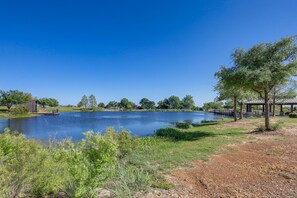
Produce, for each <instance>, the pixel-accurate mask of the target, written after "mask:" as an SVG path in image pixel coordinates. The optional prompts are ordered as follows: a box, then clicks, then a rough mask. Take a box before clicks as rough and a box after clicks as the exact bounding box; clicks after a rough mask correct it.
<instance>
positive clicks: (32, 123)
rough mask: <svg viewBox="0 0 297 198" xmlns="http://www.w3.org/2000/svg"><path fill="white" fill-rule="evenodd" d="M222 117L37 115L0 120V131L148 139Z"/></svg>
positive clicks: (57, 136)
mask: <svg viewBox="0 0 297 198" xmlns="http://www.w3.org/2000/svg"><path fill="white" fill-rule="evenodd" d="M221 118H222V116H219V115H215V114H213V113H206V112H69V113H61V114H60V115H58V116H40V117H31V118H21V119H0V130H1V131H3V129H4V128H6V127H9V128H10V129H12V130H16V131H19V132H22V133H24V134H25V135H26V137H28V138H37V139H48V138H55V139H63V138H72V139H73V140H80V139H82V138H83V134H82V133H83V132H86V131H89V130H93V131H94V132H98V131H100V132H102V133H104V131H105V129H106V128H107V127H112V126H113V127H115V128H116V129H119V128H120V127H123V128H125V129H126V130H128V131H131V133H132V134H133V135H137V136H149V135H153V134H154V132H155V131H156V130H157V129H159V128H163V127H167V126H174V123H175V122H182V121H187V120H191V121H192V122H193V123H198V122H201V121H202V120H217V119H221Z"/></svg>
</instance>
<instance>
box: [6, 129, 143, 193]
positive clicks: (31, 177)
mask: <svg viewBox="0 0 297 198" xmlns="http://www.w3.org/2000/svg"><path fill="white" fill-rule="evenodd" d="M84 135H85V138H84V139H83V140H81V141H79V142H78V143H73V142H72V141H71V140H64V141H62V142H59V143H58V144H57V145H56V146H55V147H53V146H51V145H50V146H47V147H44V146H43V145H42V144H40V143H38V142H36V141H34V140H32V139H31V140H28V139H26V138H25V136H24V135H22V134H18V133H16V132H12V131H10V130H7V129H6V130H5V132H4V133H2V134H0V186H1V188H0V194H1V195H3V196H4V197H44V196H48V195H51V196H53V197H55V196H57V195H58V193H59V192H64V193H66V195H67V197H97V196H98V192H97V189H98V188H99V187H103V186H105V185H106V183H107V182H108V181H109V180H111V179H114V178H115V177H120V176H121V175H124V177H127V178H129V184H128V183H120V184H118V187H117V188H120V187H121V185H124V184H125V185H126V186H125V189H126V190H127V191H129V188H132V189H134V188H136V187H137V186H138V187H141V186H139V185H140V184H139V185H138V184H135V183H133V182H136V183H137V182H142V183H141V185H145V186H146V185H147V184H148V182H147V180H148V176H147V175H146V174H145V173H144V172H142V171H141V170H139V168H138V167H132V166H129V167H128V166H124V167H125V169H126V170H121V171H122V174H120V175H119V173H117V171H118V170H119V167H118V164H119V163H120V159H122V158H123V157H124V156H125V155H127V154H128V153H130V152H132V151H133V150H134V149H136V146H137V145H138V141H137V138H132V137H131V136H130V133H129V132H127V131H125V130H121V131H120V132H116V131H115V130H114V129H113V128H110V129H108V130H107V133H106V134H105V135H104V136H103V135H101V134H100V133H93V132H91V131H89V132H86V133H84ZM119 181H121V178H119ZM121 182H124V180H123V181H121ZM141 188H142V187H141ZM118 190H119V189H118ZM119 191H120V190H119Z"/></svg>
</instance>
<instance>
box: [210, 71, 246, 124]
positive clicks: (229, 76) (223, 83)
mask: <svg viewBox="0 0 297 198" xmlns="http://www.w3.org/2000/svg"><path fill="white" fill-rule="evenodd" d="M215 77H216V78H217V80H218V83H217V85H216V86H215V90H216V91H217V92H218V93H219V98H218V99H219V100H226V99H232V100H233V116H234V121H237V103H238V101H239V100H240V101H241V103H240V118H242V117H243V116H242V115H243V108H242V106H243V102H242V101H243V99H244V97H245V94H246V93H247V91H246V90H245V89H244V87H243V86H242V84H241V82H240V81H241V79H240V78H239V74H238V73H236V70H234V69H233V68H226V67H224V66H222V67H221V70H220V71H219V72H217V73H215Z"/></svg>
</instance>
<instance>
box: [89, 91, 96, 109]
mask: <svg viewBox="0 0 297 198" xmlns="http://www.w3.org/2000/svg"><path fill="white" fill-rule="evenodd" d="M89 105H90V107H91V108H92V109H95V108H96V107H97V100H96V97H95V96H94V95H93V94H92V95H90V96H89Z"/></svg>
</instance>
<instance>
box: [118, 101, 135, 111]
mask: <svg viewBox="0 0 297 198" xmlns="http://www.w3.org/2000/svg"><path fill="white" fill-rule="evenodd" d="M119 107H120V108H122V109H124V110H132V109H135V108H136V104H135V103H134V102H132V101H129V100H128V99H127V98H123V99H122V100H121V102H120V103H119Z"/></svg>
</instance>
